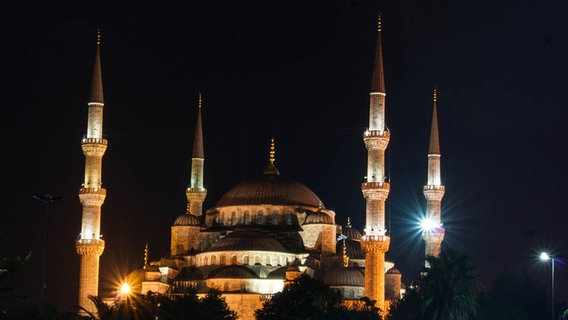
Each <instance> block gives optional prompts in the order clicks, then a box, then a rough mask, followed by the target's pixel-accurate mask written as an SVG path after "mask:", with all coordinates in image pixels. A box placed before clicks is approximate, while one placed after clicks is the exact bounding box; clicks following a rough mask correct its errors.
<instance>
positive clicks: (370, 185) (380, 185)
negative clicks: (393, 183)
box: [361, 181, 390, 190]
mask: <svg viewBox="0 0 568 320" xmlns="http://www.w3.org/2000/svg"><path fill="white" fill-rule="evenodd" d="M361 189H363V190H368V189H386V190H390V183H388V182H378V181H377V182H363V184H361Z"/></svg>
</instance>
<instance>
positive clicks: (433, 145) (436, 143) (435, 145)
mask: <svg viewBox="0 0 568 320" xmlns="http://www.w3.org/2000/svg"><path fill="white" fill-rule="evenodd" d="M436 95H437V92H436V88H435V87H434V95H433V101H434V107H433V109H434V110H433V111H432V128H431V130H430V147H429V148H428V154H440V138H439V136H438V111H437V107H436V100H437V96H436Z"/></svg>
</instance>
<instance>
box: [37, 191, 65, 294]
mask: <svg viewBox="0 0 568 320" xmlns="http://www.w3.org/2000/svg"><path fill="white" fill-rule="evenodd" d="M33 198H34V199H36V200H39V201H41V202H43V203H45V219H44V227H43V263H42V269H41V291H40V297H41V300H42V301H43V298H44V295H45V287H46V286H47V285H46V283H45V274H46V268H47V219H48V217H49V208H50V206H51V204H52V203H54V202H56V201H60V200H63V197H60V196H56V195H54V194H51V193H48V194H46V195H45V196H38V195H34V196H33Z"/></svg>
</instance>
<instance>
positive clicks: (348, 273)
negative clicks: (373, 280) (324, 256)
mask: <svg viewBox="0 0 568 320" xmlns="http://www.w3.org/2000/svg"><path fill="white" fill-rule="evenodd" d="M322 280H323V282H324V283H325V284H327V285H329V286H351V287H363V286H365V276H364V275H363V274H362V273H361V271H359V270H357V269H355V268H338V269H335V270H332V271H330V272H328V273H326V274H325V276H324V277H323V279H322Z"/></svg>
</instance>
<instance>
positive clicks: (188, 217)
mask: <svg viewBox="0 0 568 320" xmlns="http://www.w3.org/2000/svg"><path fill="white" fill-rule="evenodd" d="M173 225H174V226H199V225H201V223H200V222H199V218H198V217H197V216H195V215H193V214H191V213H185V214H182V215H180V216H178V217H177V218H176V220H175V221H174V224H173Z"/></svg>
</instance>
